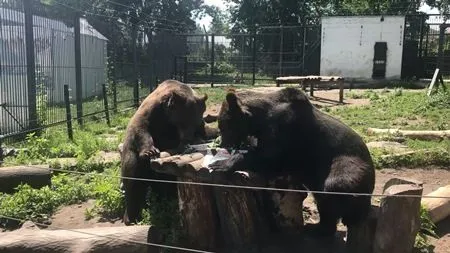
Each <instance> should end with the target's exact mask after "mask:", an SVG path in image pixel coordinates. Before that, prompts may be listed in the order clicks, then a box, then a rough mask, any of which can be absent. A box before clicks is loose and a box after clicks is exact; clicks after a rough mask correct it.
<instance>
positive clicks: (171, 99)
mask: <svg viewBox="0 0 450 253" xmlns="http://www.w3.org/2000/svg"><path fill="white" fill-rule="evenodd" d="M180 99H181V97H180V96H179V95H178V94H176V93H170V95H169V96H168V98H167V101H166V106H167V107H168V108H173V107H174V106H175V105H176V104H178V103H179V102H180Z"/></svg>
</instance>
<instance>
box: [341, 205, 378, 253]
mask: <svg viewBox="0 0 450 253" xmlns="http://www.w3.org/2000/svg"><path fill="white" fill-rule="evenodd" d="M378 211H379V210H378V207H377V206H372V208H371V210H370V213H369V216H368V218H367V219H366V220H365V221H364V222H363V223H361V224H358V225H356V226H349V227H348V228H347V242H346V244H345V246H346V248H347V252H349V253H360V252H364V253H372V252H373V240H374V237H375V231H376V226H377V219H378Z"/></svg>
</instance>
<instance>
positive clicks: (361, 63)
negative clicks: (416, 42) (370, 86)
mask: <svg viewBox="0 0 450 253" xmlns="http://www.w3.org/2000/svg"><path fill="white" fill-rule="evenodd" d="M404 24H405V17H402V16H384V21H381V16H372V17H364V16H360V17H324V18H322V44H321V56H320V74H321V75H340V76H343V77H345V78H358V79H359V78H361V79H372V69H373V57H374V46H375V42H387V61H386V79H399V78H400V75H401V68H402V53H403V29H404Z"/></svg>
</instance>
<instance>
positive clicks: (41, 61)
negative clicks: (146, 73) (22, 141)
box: [0, 8, 107, 134]
mask: <svg viewBox="0 0 450 253" xmlns="http://www.w3.org/2000/svg"><path fill="white" fill-rule="evenodd" d="M24 23H25V16H24V13H23V12H19V11H15V10H11V9H4V8H0V104H3V107H1V106H0V134H1V133H3V134H5V133H11V132H15V131H19V130H21V129H22V128H26V127H27V126H28V108H27V106H28V102H27V101H28V99H27V98H28V94H27V68H26V47H25V26H24ZM80 30H81V67H82V71H81V75H82V86H83V87H82V90H83V98H88V97H92V96H95V95H99V94H101V91H102V86H101V84H102V83H104V82H105V81H106V74H107V62H106V56H107V51H106V45H107V39H106V38H105V37H104V36H103V35H101V34H100V33H99V32H98V31H96V30H95V29H94V28H93V27H92V26H91V25H89V23H88V22H87V21H86V20H84V19H81V20H80ZM33 33H34V45H35V46H34V51H35V63H36V79H37V85H39V86H40V90H41V91H42V92H45V94H46V96H47V100H48V101H49V103H51V104H57V103H63V102H64V95H63V87H64V85H65V84H67V85H69V87H70V89H71V92H72V93H71V97H72V99H75V98H76V94H75V48H74V29H73V28H69V27H67V26H66V25H65V24H64V23H63V22H60V21H57V20H52V19H48V18H43V17H39V16H33ZM38 99H39V98H38ZM55 120H65V118H64V119H55Z"/></svg>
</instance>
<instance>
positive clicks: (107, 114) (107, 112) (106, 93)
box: [102, 83, 111, 127]
mask: <svg viewBox="0 0 450 253" xmlns="http://www.w3.org/2000/svg"><path fill="white" fill-rule="evenodd" d="M102 91H103V105H104V107H105V117H106V123H107V124H108V126H109V127H111V121H110V119H109V108H108V92H107V90H106V84H104V83H103V84H102Z"/></svg>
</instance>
